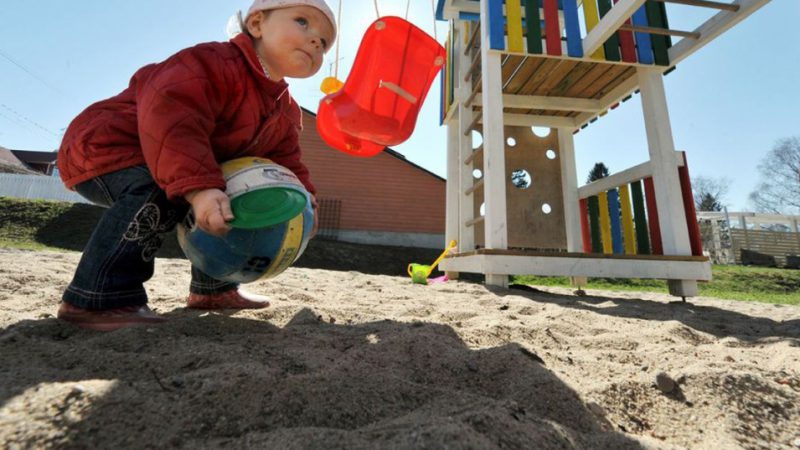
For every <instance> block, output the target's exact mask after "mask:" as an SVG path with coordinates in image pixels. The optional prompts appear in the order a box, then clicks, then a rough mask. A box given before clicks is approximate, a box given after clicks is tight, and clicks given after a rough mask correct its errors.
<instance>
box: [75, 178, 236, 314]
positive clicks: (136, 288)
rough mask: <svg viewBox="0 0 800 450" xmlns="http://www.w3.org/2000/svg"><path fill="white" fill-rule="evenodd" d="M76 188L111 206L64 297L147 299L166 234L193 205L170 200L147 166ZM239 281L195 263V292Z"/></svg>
mask: <svg viewBox="0 0 800 450" xmlns="http://www.w3.org/2000/svg"><path fill="white" fill-rule="evenodd" d="M75 190H76V191H78V193H79V194H81V195H82V196H83V197H86V198H87V199H88V200H89V201H91V202H92V203H95V204H97V205H99V206H103V207H106V208H108V210H106V211H105V212H104V213H103V216H102V217H101V218H100V221H99V222H98V223H97V225H96V226H95V229H94V231H93V232H92V235H91V237H90V238H89V241H88V242H87V243H86V247H85V248H84V250H83V256H82V257H81V261H80V263H78V268H77V269H76V270H75V277H74V278H73V279H72V283H70V285H69V286H68V287H67V289H66V291H65V292H64V296H63V298H62V299H63V301H65V302H67V303H69V304H71V305H74V306H77V307H78V308H84V309H92V310H103V309H112V308H121V307H126V306H142V305H145V304H147V292H146V291H145V289H144V283H145V282H146V281H147V280H149V279H150V278H151V277H152V276H153V271H154V268H155V262H154V259H155V255H156V252H157V251H158V249H159V248H161V244H162V243H163V241H164V240H163V235H164V234H165V233H168V232H170V231H172V230H173V229H175V226H176V225H177V224H178V222H180V221H182V220H183V219H184V217H185V216H186V213H187V212H188V211H189V206H188V205H187V204H185V203H180V204H179V203H173V202H171V201H170V200H168V199H167V196H166V194H165V193H164V191H163V190H161V188H159V187H158V185H157V184H156V183H155V181H153V177H152V176H151V175H150V171H149V170H148V169H147V167H145V166H136V167H130V168H127V169H123V170H120V171H117V172H112V173H109V174H106V175H101V176H99V177H97V178H93V179H91V180H89V181H86V182H83V183H81V184H79V185H77V186H75ZM236 287H237V285H236V284H233V283H228V282H225V281H219V280H216V279H214V278H211V277H210V276H208V275H206V274H204V273H203V272H201V271H200V270H198V269H197V268H196V267H194V266H192V283H191V285H190V286H189V291H190V292H193V293H195V294H216V293H220V292H226V291H229V290H232V289H236Z"/></svg>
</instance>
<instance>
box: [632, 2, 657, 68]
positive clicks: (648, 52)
mask: <svg viewBox="0 0 800 450" xmlns="http://www.w3.org/2000/svg"><path fill="white" fill-rule="evenodd" d="M631 19H632V21H633V24H634V25H635V26H638V27H646V26H649V25H648V23H649V22H647V11H646V10H645V7H644V5H642V6H641V7H640V8H639V9H637V10H636V12H635V13H633V16H632V17H631ZM634 36H635V37H636V51H637V53H638V55H639V62H640V63H642V64H653V63H654V62H655V59H654V58H653V43H652V42H650V34H649V33H640V32H638V31H637V32H636V33H634Z"/></svg>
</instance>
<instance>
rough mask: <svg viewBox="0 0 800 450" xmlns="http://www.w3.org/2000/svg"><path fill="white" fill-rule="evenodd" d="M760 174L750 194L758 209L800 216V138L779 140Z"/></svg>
mask: <svg viewBox="0 0 800 450" xmlns="http://www.w3.org/2000/svg"><path fill="white" fill-rule="evenodd" d="M758 171H759V173H760V175H761V182H760V183H759V184H758V186H757V187H756V190H754V191H753V192H751V193H750V201H751V202H752V203H753V205H754V206H755V208H756V210H757V211H762V212H771V213H774V214H800V136H794V137H790V138H785V139H780V140H778V141H777V142H776V143H775V146H774V147H772V150H770V152H769V153H767V155H766V156H764V158H763V159H762V160H761V164H759V165H758Z"/></svg>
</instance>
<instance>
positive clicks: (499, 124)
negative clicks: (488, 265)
mask: <svg viewBox="0 0 800 450" xmlns="http://www.w3.org/2000/svg"><path fill="white" fill-rule="evenodd" d="M490 24H491V20H490V18H489V0H482V1H481V65H482V67H481V70H482V79H481V82H482V83H483V86H482V87H483V92H481V99H482V107H483V179H484V180H485V181H484V201H485V203H486V216H485V222H484V230H485V241H484V242H485V243H486V248H490V249H498V250H505V249H506V248H508V227H507V225H506V222H507V216H506V179H505V178H506V161H505V142H504V141H505V140H504V130H503V85H502V83H503V80H502V74H501V72H500V69H501V63H500V58H501V55H500V53H497V52H492V51H490V49H489V45H488V43H489V42H490V36H489V35H490ZM485 275H486V284H487V285H494V286H501V287H508V275H505V274H490V273H486V274H485Z"/></svg>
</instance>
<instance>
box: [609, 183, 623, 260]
mask: <svg viewBox="0 0 800 450" xmlns="http://www.w3.org/2000/svg"><path fill="white" fill-rule="evenodd" d="M607 194H608V215H609V217H610V218H611V247H612V249H613V250H614V253H615V254H617V255H621V254H623V253H625V251H624V249H623V245H622V224H621V223H620V211H619V191H617V190H616V189H610V190H609V191H608V192H607Z"/></svg>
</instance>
